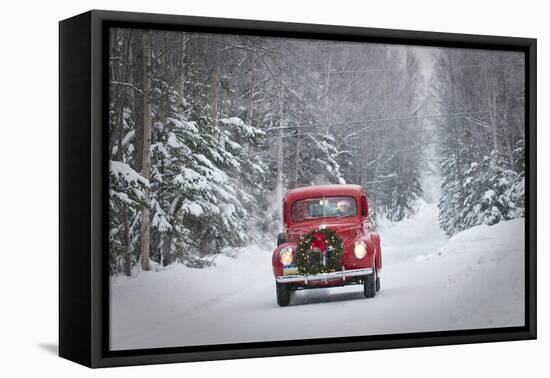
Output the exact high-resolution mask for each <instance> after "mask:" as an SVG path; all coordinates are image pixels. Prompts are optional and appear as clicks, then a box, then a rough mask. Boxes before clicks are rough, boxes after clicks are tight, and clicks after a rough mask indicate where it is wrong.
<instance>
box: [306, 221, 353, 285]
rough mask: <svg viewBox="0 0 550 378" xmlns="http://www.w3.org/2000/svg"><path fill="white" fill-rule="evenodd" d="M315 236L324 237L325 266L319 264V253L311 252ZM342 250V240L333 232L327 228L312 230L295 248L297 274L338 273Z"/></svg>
mask: <svg viewBox="0 0 550 378" xmlns="http://www.w3.org/2000/svg"><path fill="white" fill-rule="evenodd" d="M315 234H323V235H325V254H326V264H325V265H323V264H322V263H321V259H322V256H321V253H319V252H313V251H312V250H311V245H312V243H313V241H314V235H315ZM343 250H344V248H343V242H342V239H341V238H339V237H338V236H337V235H336V232H335V231H333V230H331V229H329V228H325V229H322V230H313V231H311V232H309V233H307V234H306V235H304V237H303V238H302V240H300V242H299V243H298V246H297V247H296V267H297V268H298V273H299V274H310V275H312V274H319V273H330V272H336V271H340V270H341V269H342V254H343Z"/></svg>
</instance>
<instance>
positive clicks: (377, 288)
mask: <svg viewBox="0 0 550 378" xmlns="http://www.w3.org/2000/svg"><path fill="white" fill-rule="evenodd" d="M376 291H380V276H379V275H376Z"/></svg>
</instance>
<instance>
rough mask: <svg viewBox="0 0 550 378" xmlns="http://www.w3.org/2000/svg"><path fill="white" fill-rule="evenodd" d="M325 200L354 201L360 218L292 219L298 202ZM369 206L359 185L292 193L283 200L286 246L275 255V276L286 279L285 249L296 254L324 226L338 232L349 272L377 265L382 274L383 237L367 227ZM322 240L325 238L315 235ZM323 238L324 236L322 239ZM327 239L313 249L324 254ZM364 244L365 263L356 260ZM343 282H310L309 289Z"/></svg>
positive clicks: (331, 186)
mask: <svg viewBox="0 0 550 378" xmlns="http://www.w3.org/2000/svg"><path fill="white" fill-rule="evenodd" d="M322 197H352V198H354V199H355V201H356V204H357V214H356V215H355V216H346V217H341V218H337V217H326V218H319V219H311V220H304V221H300V222H293V221H292V217H291V216H290V210H291V208H292V204H293V203H294V202H296V201H299V200H303V199H311V198H322ZM367 216H368V202H367V199H366V194H365V191H364V190H363V188H362V187H361V186H359V185H321V186H310V187H304V188H297V189H292V190H289V191H288V192H287V193H286V195H285V198H284V200H283V220H284V225H283V226H284V234H285V238H286V243H284V244H281V245H280V246H278V247H277V248H275V251H274V252H273V258H272V266H273V273H274V275H275V276H282V275H283V267H282V264H281V260H280V256H279V252H280V251H281V249H283V248H285V247H291V248H292V249H293V250H294V251H295V250H296V246H297V245H298V243H299V242H300V240H301V238H302V237H303V236H304V235H305V234H307V233H308V232H311V231H312V230H316V229H318V228H319V226H320V225H321V224H323V225H325V226H326V227H327V228H330V229H332V230H334V231H335V232H336V234H337V235H338V236H339V237H340V238H342V241H343V249H344V251H343V256H342V265H343V266H344V268H345V269H346V270H350V269H360V268H372V267H373V266H374V264H376V270H377V271H378V272H380V271H381V270H382V252H381V250H380V236H379V235H378V234H377V233H376V232H372V231H370V229H369V226H368V223H367ZM316 235H318V236H321V235H322V234H316ZM322 236H323V237H324V235H322ZM321 239H324V238H315V240H314V241H313V246H314V247H315V246H316V247H318V248H319V249H321V250H322V251H323V250H324V248H325V245H324V240H321ZM359 240H362V241H364V242H365V244H366V246H367V254H366V256H365V257H363V258H362V259H358V258H357V257H356V256H355V253H354V248H355V242H357V241H359ZM341 284H342V282H338V281H331V282H328V283H325V282H315V283H313V282H310V283H308V286H336V285H341Z"/></svg>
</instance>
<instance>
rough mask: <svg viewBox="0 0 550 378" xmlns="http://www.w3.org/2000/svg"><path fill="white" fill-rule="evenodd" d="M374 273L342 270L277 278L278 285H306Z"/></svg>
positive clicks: (369, 270) (368, 269) (366, 269)
mask: <svg viewBox="0 0 550 378" xmlns="http://www.w3.org/2000/svg"><path fill="white" fill-rule="evenodd" d="M372 272H373V270H372V268H363V269H351V270H345V269H342V270H341V271H339V272H330V273H319V274H304V275H302V274H290V275H285V276H277V277H276V280H277V282H278V283H295V282H304V283H305V284H306V285H307V283H308V282H310V281H316V282H318V281H322V282H329V281H344V282H345V281H346V278H349V277H358V276H366V275H369V274H371V273H372Z"/></svg>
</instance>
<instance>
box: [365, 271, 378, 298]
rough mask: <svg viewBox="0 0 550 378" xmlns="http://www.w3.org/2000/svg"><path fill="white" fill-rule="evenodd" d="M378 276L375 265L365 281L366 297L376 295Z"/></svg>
mask: <svg viewBox="0 0 550 378" xmlns="http://www.w3.org/2000/svg"><path fill="white" fill-rule="evenodd" d="M376 278H377V277H376V266H375V267H374V271H373V272H372V273H371V274H368V275H367V276H366V277H365V282H364V283H363V286H364V287H363V291H364V294H365V298H374V297H375V296H376Z"/></svg>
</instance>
